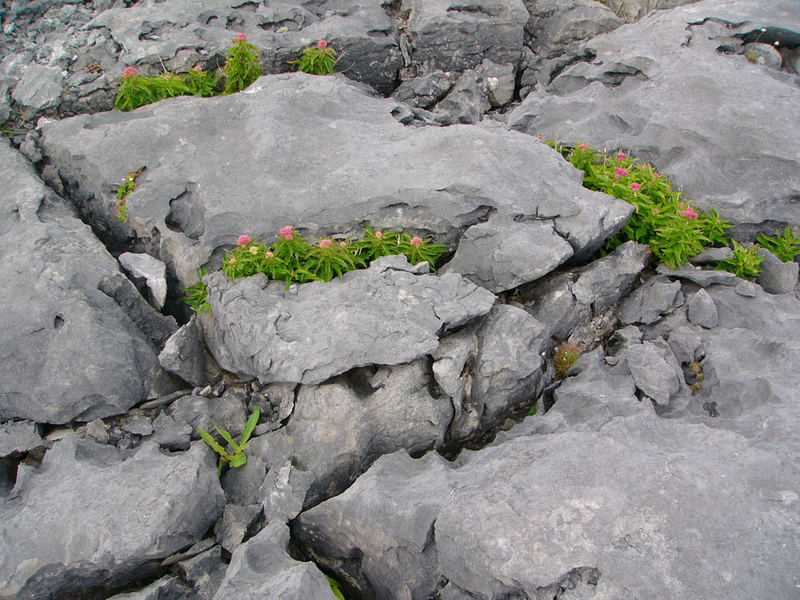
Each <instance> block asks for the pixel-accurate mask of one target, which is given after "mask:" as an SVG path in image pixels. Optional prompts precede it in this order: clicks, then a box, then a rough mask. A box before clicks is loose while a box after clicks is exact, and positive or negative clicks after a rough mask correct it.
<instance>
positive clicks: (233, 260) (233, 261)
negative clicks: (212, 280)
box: [230, 256, 236, 265]
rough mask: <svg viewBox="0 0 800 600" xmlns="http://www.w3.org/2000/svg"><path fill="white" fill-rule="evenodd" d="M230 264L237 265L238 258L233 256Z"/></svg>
mask: <svg viewBox="0 0 800 600" xmlns="http://www.w3.org/2000/svg"><path fill="white" fill-rule="evenodd" d="M230 264H232V265H235V264H236V257H235V256H231V260H230Z"/></svg>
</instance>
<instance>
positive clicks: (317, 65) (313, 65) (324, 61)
mask: <svg viewBox="0 0 800 600" xmlns="http://www.w3.org/2000/svg"><path fill="white" fill-rule="evenodd" d="M337 61H338V59H337V58H336V51H335V50H334V49H333V48H331V47H329V46H328V42H326V41H325V40H319V41H318V42H317V45H316V46H312V47H310V48H306V49H305V51H304V52H303V55H302V56H301V57H300V58H298V59H297V60H290V61H289V64H296V65H297V70H298V71H302V72H303V73H311V74H312V75H332V74H333V67H334V66H335V65H336V63H337Z"/></svg>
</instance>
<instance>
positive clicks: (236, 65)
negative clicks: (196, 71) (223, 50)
mask: <svg viewBox="0 0 800 600" xmlns="http://www.w3.org/2000/svg"><path fill="white" fill-rule="evenodd" d="M258 59H259V52H258V48H256V47H255V46H254V45H253V44H248V43H247V36H246V35H245V34H243V33H237V34H236V37H234V38H233V47H232V48H231V49H230V50H228V59H227V60H226V61H225V66H224V67H223V69H222V73H223V75H225V93H226V94H233V93H234V92H241V91H242V90H244V89H245V88H247V86H249V85H250V84H251V83H253V82H254V81H255V80H256V79H258V78H259V77H261V63H260V62H259V60H258Z"/></svg>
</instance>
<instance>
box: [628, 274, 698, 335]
mask: <svg viewBox="0 0 800 600" xmlns="http://www.w3.org/2000/svg"><path fill="white" fill-rule="evenodd" d="M682 304H683V294H682V293H681V284H680V282H679V281H670V280H669V279H667V278H666V277H653V278H652V279H650V280H648V281H647V283H645V284H644V285H642V286H639V287H638V288H636V289H635V290H634V291H633V292H632V293H631V294H630V295H629V296H628V297H627V298H625V299H624V300H623V301H622V302H620V305H619V311H618V314H619V320H620V321H622V323H623V324H624V325H630V324H631V323H655V322H656V321H658V320H659V319H660V318H661V315H662V314H664V313H666V312H669V311H671V310H672V309H673V308H675V307H676V306H680V305H682Z"/></svg>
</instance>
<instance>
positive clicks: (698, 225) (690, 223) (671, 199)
mask: <svg viewBox="0 0 800 600" xmlns="http://www.w3.org/2000/svg"><path fill="white" fill-rule="evenodd" d="M547 144H548V145H549V146H550V147H552V148H554V149H556V150H558V151H559V152H560V153H561V154H562V156H564V157H565V158H566V159H567V160H569V161H570V162H571V163H572V164H573V166H575V167H576V168H578V169H580V170H582V171H583V173H584V179H583V185H584V187H586V188H588V189H590V190H595V191H600V192H604V193H606V194H610V195H612V196H614V197H616V198H620V199H621V200H625V201H626V202H628V203H630V204H632V205H633V207H634V212H633V214H632V215H631V217H630V218H629V219H628V221H627V222H626V223H625V225H624V226H623V228H622V230H621V231H620V232H619V233H618V234H617V235H615V236H614V237H612V238H611V239H610V240H609V241H608V243H607V244H606V246H605V251H610V250H613V249H614V248H615V247H617V246H618V245H620V244H622V243H624V242H626V241H628V240H633V241H635V242H639V243H643V244H649V246H650V249H651V250H652V251H653V254H655V255H656V257H658V259H659V260H661V261H662V262H664V263H665V264H666V265H667V266H669V267H672V268H676V267H679V266H681V265H683V264H685V263H686V262H687V261H688V260H689V258H690V257H692V256H694V255H695V254H698V253H699V252H701V251H702V250H703V249H704V248H705V247H706V246H707V245H712V244H726V245H727V238H726V236H725V230H726V229H728V228H729V227H730V225H729V224H728V223H727V221H725V220H724V219H722V218H720V216H719V213H717V212H716V211H714V210H711V211H709V212H704V211H701V210H698V209H696V208H694V207H693V206H691V204H690V203H689V202H688V201H686V200H683V199H682V198H681V194H680V193H679V192H676V191H674V190H673V189H672V185H671V184H670V182H669V179H668V178H667V177H665V176H663V175H662V174H660V173H658V172H657V171H656V170H655V169H654V168H653V167H652V166H651V165H649V164H647V163H641V162H639V161H637V160H636V159H634V158H632V157H629V156H628V155H627V154H625V153H624V152H618V153H617V154H616V155H614V156H607V155H606V154H605V153H603V152H600V151H598V150H595V149H594V148H591V147H589V146H588V145H586V144H584V143H579V144H578V145H577V146H575V147H574V148H571V147H567V146H562V145H560V144H558V143H557V142H555V141H552V140H550V141H547Z"/></svg>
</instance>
